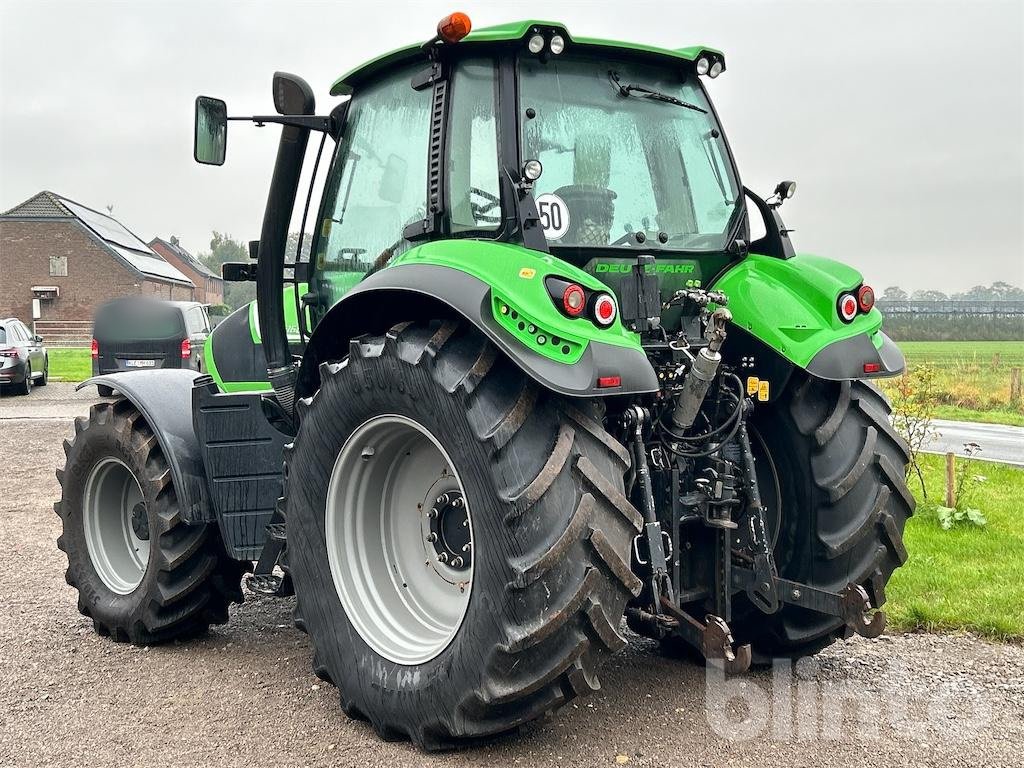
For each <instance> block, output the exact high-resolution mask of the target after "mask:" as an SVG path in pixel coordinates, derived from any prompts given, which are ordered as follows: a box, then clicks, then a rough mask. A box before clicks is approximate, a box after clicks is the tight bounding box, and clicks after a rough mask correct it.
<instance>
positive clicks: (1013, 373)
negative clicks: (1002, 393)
mask: <svg viewBox="0 0 1024 768" xmlns="http://www.w3.org/2000/svg"><path fill="white" fill-rule="evenodd" d="M1022 389H1024V387H1022V382H1021V376H1020V368H1011V369H1010V404H1011V405H1017V404H1018V403H1020V402H1021V401H1024V392H1022V391H1021V390H1022Z"/></svg>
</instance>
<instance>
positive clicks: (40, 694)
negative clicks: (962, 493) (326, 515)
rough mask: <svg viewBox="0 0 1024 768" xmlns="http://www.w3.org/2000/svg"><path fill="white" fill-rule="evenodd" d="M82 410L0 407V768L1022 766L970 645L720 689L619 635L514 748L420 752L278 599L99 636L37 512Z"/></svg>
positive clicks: (34, 401)
mask: <svg viewBox="0 0 1024 768" xmlns="http://www.w3.org/2000/svg"><path fill="white" fill-rule="evenodd" d="M93 398H94V395H93V393H86V394H85V395H82V394H79V395H73V394H71V392H70V388H69V387H63V388H61V387H58V386H51V387H47V388H46V389H44V390H39V391H38V392H36V393H33V395H32V396H31V397H30V398H18V399H7V398H4V400H3V401H0V551H2V552H3V553H4V573H5V575H4V578H2V579H0V766H2V767H3V768H6V767H7V766H19V767H20V766H32V767H34V766H55V767H59V766H82V765H89V766H96V767H99V766H116V768H127V767H128V766H136V765H139V766H142V765H145V766H151V765H174V766H175V767H176V768H189V767H190V766H209V765H217V766H252V765H261V766H262V765H274V766H282V767H286V766H287V767H290V766H320V765H338V766H354V765H359V766H381V767H386V768H413V767H414V766H423V765H430V766H443V767H445V768H447V767H449V766H474V765H488V766H523V767H524V768H527V767H528V768H533V767H534V766H571V767H574V768H575V767H578V768H584V767H586V766H613V767H614V766H618V765H629V766H651V767H652V768H653V767H654V766H659V767H660V766H692V765H714V766H723V767H724V766H736V767H737V768H739V767H740V766H752V765H776V764H777V765H786V766H801V767H805V768H832V767H833V766H836V765H842V766H861V765H863V766H872V768H878V767H879V766H898V765H915V766H942V768H946V767H947V766H975V765H985V766H995V767H997V768H998V767H1001V766H1007V767H1009V766H1019V765H1020V760H1019V757H1020V754H1019V750H1020V744H1022V743H1024V647H1021V646H1019V645H998V644H993V643H989V642H984V641H981V640H978V639H976V638H972V637H969V636H945V637H944V636H934V635H892V636H889V635H883V636H882V637H880V638H878V639H876V640H864V639H859V638H858V639H856V640H854V641H851V642H848V643H842V644H839V645H836V646H833V647H832V648H829V649H827V650H826V651H825V652H823V653H822V654H820V655H819V656H818V657H816V658H815V660H813V661H810V662H801V663H800V664H799V665H798V666H797V668H796V670H795V671H794V670H792V669H791V668H790V666H789V665H786V666H784V667H780V668H779V669H778V671H777V672H776V673H775V674H773V672H772V671H759V672H754V673H751V674H749V675H746V676H743V677H741V678H735V679H733V680H731V681H729V682H728V684H727V687H724V688H723V686H722V684H721V683H715V681H714V678H713V679H712V683H713V684H711V685H709V684H708V683H707V680H706V677H705V671H704V669H703V668H701V667H698V666H696V665H694V664H692V663H689V662H686V661H680V660H677V659H671V658H667V657H665V656H662V655H661V654H660V653H659V652H658V650H657V647H656V645H655V644H654V643H652V642H650V641H648V640H645V639H642V638H639V637H637V636H636V635H632V634H628V633H627V631H626V630H625V627H623V632H624V633H626V634H627V637H628V638H629V646H628V648H627V649H626V650H625V651H623V652H622V653H621V654H619V655H617V656H615V657H614V658H612V659H611V660H610V661H609V662H608V663H607V664H605V666H604V667H603V668H602V670H601V682H602V689H601V690H600V691H599V692H598V693H597V694H595V695H593V696H591V697H589V698H587V699H583V700H578V702H577V703H575V704H572V705H569V706H568V707H566V708H565V709H564V710H562V711H560V712H558V713H557V714H556V715H555V716H554V717H553V718H551V719H549V720H545V721H543V722H539V723H535V724H533V725H530V726H528V727H527V728H525V729H524V730H523V731H522V732H520V733H518V734H516V735H514V736H511V737H507V738H503V739H500V740H498V741H495V742H492V743H489V744H485V745H480V746H477V747H473V748H470V749H466V750H463V751H459V752H453V753H447V754H442V755H431V756H426V755H423V754H421V753H420V752H417V751H416V750H415V749H413V748H412V747H411V746H410V745H408V744H404V743H384V742H382V741H380V740H379V739H377V737H376V736H375V735H374V734H373V732H372V730H371V729H370V728H369V727H368V726H367V725H366V724H364V723H360V722H355V721H352V720H349V719H347V718H346V717H345V716H344V715H343V714H342V713H341V712H340V710H339V708H338V697H337V693H336V691H335V690H334V689H333V688H332V687H331V686H329V685H326V684H323V683H321V682H320V681H319V680H318V679H317V678H316V677H314V676H313V674H312V672H311V671H310V664H309V657H310V648H309V642H308V639H307V638H306V637H305V636H304V635H302V634H301V633H299V632H298V631H297V630H295V629H294V628H293V627H292V623H291V611H292V608H293V606H294V603H293V601H291V600H273V599H266V598H258V597H252V596H249V597H248V598H247V600H246V602H245V603H244V604H243V605H240V606H235V607H233V609H232V611H231V621H230V623H229V624H227V625H226V626H223V627H217V628H215V629H214V630H213V631H211V632H210V633H209V634H208V635H207V636H206V637H204V638H201V639H199V640H196V641H193V642H189V643H182V644H173V645H169V646H162V647H154V648H135V647H132V646H126V645H122V644H115V643H112V642H110V641H109V640H106V639H104V638H100V637H98V636H97V635H95V633H94V632H93V630H92V625H91V622H90V621H89V620H88V619H86V618H84V617H83V616H81V615H79V613H78V612H77V610H76V609H75V593H74V591H73V590H72V589H71V588H70V587H68V586H67V585H66V584H65V583H64V578H63V576H64V568H65V567H66V560H65V558H64V556H63V555H62V553H60V552H59V551H58V550H57V549H56V547H55V546H54V541H55V539H56V537H57V535H58V534H59V528H60V524H59V521H58V519H57V517H56V515H54V514H53V511H52V509H51V505H52V503H53V501H54V499H55V498H56V497H57V495H58V494H59V487H58V485H57V482H56V480H55V478H54V473H53V469H54V467H55V466H57V465H58V463H62V462H63V458H64V456H63V451H62V450H61V447H60V443H61V439H62V438H63V437H65V436H66V435H67V434H68V433H69V432H70V425H69V422H68V419H69V418H70V416H71V415H73V414H75V413H82V412H85V411H86V410H87V408H88V405H89V403H90V401H91V400H92V399H93ZM46 403H49V404H48V405H47V404H46ZM48 414H49V415H48ZM794 675H795V676H794ZM769 715H770V717H769ZM723 734H732V735H733V736H734V737H735V736H739V737H740V738H738V739H737V738H727V737H726V736H725V735H723Z"/></svg>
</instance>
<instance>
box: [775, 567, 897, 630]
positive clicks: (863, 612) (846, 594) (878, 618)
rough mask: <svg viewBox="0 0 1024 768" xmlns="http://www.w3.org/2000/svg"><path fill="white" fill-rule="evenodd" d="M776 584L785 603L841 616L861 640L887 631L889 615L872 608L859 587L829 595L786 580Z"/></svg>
mask: <svg viewBox="0 0 1024 768" xmlns="http://www.w3.org/2000/svg"><path fill="white" fill-rule="evenodd" d="M775 585H776V587H777V589H778V593H779V599H780V601H781V602H783V603H787V604H789V605H798V606H800V607H801V608H807V609H809V610H812V611H817V612H818V613H824V614H827V615H829V616H838V617H839V618H841V619H842V620H843V622H844V623H845V624H846V626H847V627H849V628H850V629H851V630H852V631H854V632H856V633H857V634H858V635H860V636H861V637H878V636H879V635H880V634H882V631H883V630H884V629H885V623H886V619H885V612H884V611H881V610H876V609H875V608H874V606H872V605H871V600H869V599H868V593H867V592H865V591H864V587H862V586H860V585H859V584H853V583H851V584H847V585H846V586H845V587H843V589H842V590H840V591H839V592H829V591H827V590H824V589H817V588H816V587H810V586H808V585H806V584H799V583H797V582H795V581H787V580H786V579H777V580H776V582H775Z"/></svg>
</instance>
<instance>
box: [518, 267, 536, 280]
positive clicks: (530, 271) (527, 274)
mask: <svg viewBox="0 0 1024 768" xmlns="http://www.w3.org/2000/svg"><path fill="white" fill-rule="evenodd" d="M536 274H537V270H536V269H534V268H533V267H523V268H522V269H520V270H519V276H520V277H522V278H524V279H526V280H529V279H530V278H531V277H533V276H534V275H536Z"/></svg>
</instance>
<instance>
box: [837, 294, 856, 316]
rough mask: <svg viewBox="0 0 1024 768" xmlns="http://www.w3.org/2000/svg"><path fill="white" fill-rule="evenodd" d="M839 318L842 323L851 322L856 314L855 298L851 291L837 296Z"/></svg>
mask: <svg viewBox="0 0 1024 768" xmlns="http://www.w3.org/2000/svg"><path fill="white" fill-rule="evenodd" d="M838 309H839V318H840V319H841V320H842V321H843V322H844V323H849V322H852V321H853V319H854V318H855V317H856V316H857V309H858V305H857V299H856V297H855V296H854V295H853V294H852V293H844V294H843V295H842V296H840V297H839V306H838Z"/></svg>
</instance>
